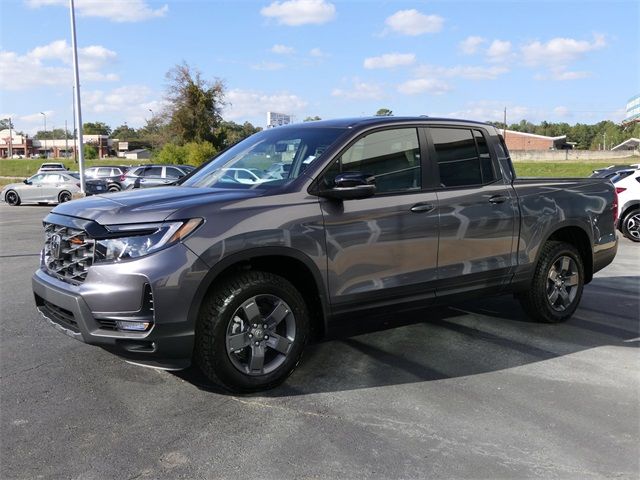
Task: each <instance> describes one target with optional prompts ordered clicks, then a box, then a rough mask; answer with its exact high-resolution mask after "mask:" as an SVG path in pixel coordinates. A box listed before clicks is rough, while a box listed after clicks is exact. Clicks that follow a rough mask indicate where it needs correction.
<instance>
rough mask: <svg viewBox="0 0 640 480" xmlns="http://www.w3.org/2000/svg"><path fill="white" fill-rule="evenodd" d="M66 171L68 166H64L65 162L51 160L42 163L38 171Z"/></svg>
mask: <svg viewBox="0 0 640 480" xmlns="http://www.w3.org/2000/svg"><path fill="white" fill-rule="evenodd" d="M60 171H62V172H66V171H67V167H65V166H64V163H58V162H49V163H43V164H42V165H40V168H39V169H38V173H44V172H60Z"/></svg>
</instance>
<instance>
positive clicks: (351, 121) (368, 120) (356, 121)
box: [275, 115, 488, 129]
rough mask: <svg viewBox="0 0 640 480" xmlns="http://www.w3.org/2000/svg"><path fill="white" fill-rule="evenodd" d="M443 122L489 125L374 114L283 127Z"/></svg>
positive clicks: (426, 117) (367, 125)
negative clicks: (372, 115) (371, 115)
mask: <svg viewBox="0 0 640 480" xmlns="http://www.w3.org/2000/svg"><path fill="white" fill-rule="evenodd" d="M412 122H416V123H442V122H445V123H446V122H458V123H471V124H476V125H484V126H486V125H488V124H487V123H484V122H477V121H473V120H462V119H455V118H441V117H428V116H426V115H423V116H419V117H393V116H391V117H386V116H374V117H354V118H336V119H332V120H316V121H312V122H303V123H291V124H289V125H283V126H281V127H275V128H278V129H281V128H307V127H310V128H313V127H328V128H357V127H369V126H376V125H389V124H394V123H412Z"/></svg>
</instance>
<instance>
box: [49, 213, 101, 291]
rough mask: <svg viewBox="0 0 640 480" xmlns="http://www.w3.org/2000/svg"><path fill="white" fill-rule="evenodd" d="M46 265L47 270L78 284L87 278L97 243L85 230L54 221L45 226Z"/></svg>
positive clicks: (68, 281)
mask: <svg viewBox="0 0 640 480" xmlns="http://www.w3.org/2000/svg"><path fill="white" fill-rule="evenodd" d="M44 233H45V242H44V265H45V268H46V269H47V271H48V272H49V273H50V274H51V275H53V276H54V277H56V278H59V279H60V280H63V281H65V282H67V283H72V284H74V285H78V284H80V283H82V282H84V280H85V278H87V269H88V268H89V267H90V266H91V265H92V264H93V257H94V254H95V246H94V245H95V244H94V241H93V239H91V238H89V236H88V235H87V233H86V232H84V231H83V230H77V229H74V228H70V227H64V226H62V225H54V224H53V223H45V226H44Z"/></svg>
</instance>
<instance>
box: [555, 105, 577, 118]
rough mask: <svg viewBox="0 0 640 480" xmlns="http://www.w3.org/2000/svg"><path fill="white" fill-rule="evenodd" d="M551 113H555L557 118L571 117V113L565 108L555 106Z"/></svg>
mask: <svg viewBox="0 0 640 480" xmlns="http://www.w3.org/2000/svg"><path fill="white" fill-rule="evenodd" d="M553 113H555V114H556V115H557V116H558V117H571V116H573V114H572V113H571V111H570V110H569V109H568V108H567V107H565V106H562V105H560V106H557V107H556V108H554V109H553Z"/></svg>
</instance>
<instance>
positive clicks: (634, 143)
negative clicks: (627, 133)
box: [611, 138, 640, 150]
mask: <svg viewBox="0 0 640 480" xmlns="http://www.w3.org/2000/svg"><path fill="white" fill-rule="evenodd" d="M639 146H640V138H629V139H627V140H625V141H624V142H622V143H621V144H619V145H616V146H615V147H613V148H612V149H611V150H623V149H625V150H626V149H628V148H638V147H639Z"/></svg>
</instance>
